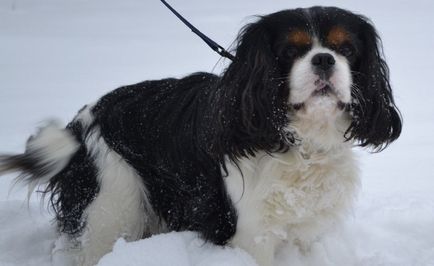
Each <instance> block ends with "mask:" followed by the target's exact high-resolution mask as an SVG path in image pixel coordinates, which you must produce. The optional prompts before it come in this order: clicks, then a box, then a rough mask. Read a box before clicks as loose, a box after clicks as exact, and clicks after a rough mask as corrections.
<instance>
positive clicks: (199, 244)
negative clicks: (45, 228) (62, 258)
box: [98, 232, 256, 266]
mask: <svg viewBox="0 0 434 266" xmlns="http://www.w3.org/2000/svg"><path fill="white" fill-rule="evenodd" d="M119 265H123V266H136V265H137V266H139V265H140V266H141V265H146V266H173V265H176V266H222V265H225V266H255V265H256V263H255V262H254V260H253V259H252V258H251V257H250V256H249V255H248V254H247V253H246V252H244V251H242V250H241V249H238V248H230V247H220V246H215V245H213V244H211V243H204V241H202V240H200V239H199V238H198V236H197V234H196V233H193V232H182V233H176V232H172V233H167V234H161V235H156V236H153V237H151V238H148V239H143V240H140V241H136V242H131V243H126V242H125V240H123V239H119V240H118V241H117V242H116V244H115V246H114V248H113V252H111V253H110V254H107V255H106V256H104V257H103V258H102V259H101V260H100V262H99V263H98V266H119Z"/></svg>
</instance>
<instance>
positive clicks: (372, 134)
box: [349, 17, 402, 151]
mask: <svg viewBox="0 0 434 266" xmlns="http://www.w3.org/2000/svg"><path fill="white" fill-rule="evenodd" d="M361 19H362V20H363V25H362V30H361V31H360V32H359V37H360V40H361V41H362V44H363V51H362V53H361V60H360V62H359V63H358V64H359V65H358V69H356V70H357V71H356V72H355V74H354V79H355V80H354V84H355V86H354V87H353V91H352V94H353V98H354V99H355V103H353V104H352V112H353V123H352V125H351V127H350V129H349V133H350V135H351V137H352V138H355V139H357V140H358V141H360V146H363V147H365V146H371V147H373V148H374V149H375V150H377V151H380V150H382V149H384V148H386V147H387V145H388V144H390V143H391V142H392V141H394V140H396V139H397V138H398V137H399V135H400V134H401V127H402V119H401V115H400V112H399V110H398V108H397V107H396V105H395V101H394V99H393V95H392V89H391V87H390V82H389V68H388V66H387V64H386V62H385V61H384V59H383V50H382V44H381V40H380V38H379V36H378V34H377V33H376V31H375V29H374V27H373V26H372V24H371V23H370V22H369V21H368V20H367V19H366V18H363V17H361Z"/></svg>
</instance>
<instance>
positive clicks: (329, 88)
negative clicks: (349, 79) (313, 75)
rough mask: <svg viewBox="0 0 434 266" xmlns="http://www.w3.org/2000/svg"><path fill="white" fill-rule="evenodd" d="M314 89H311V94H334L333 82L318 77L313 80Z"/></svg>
mask: <svg viewBox="0 0 434 266" xmlns="http://www.w3.org/2000/svg"><path fill="white" fill-rule="evenodd" d="M314 84H315V86H316V89H315V90H314V91H313V93H312V96H314V97H315V96H331V95H332V94H333V95H336V93H335V89H334V86H333V84H332V83H331V82H330V81H328V80H324V79H318V80H316V81H315V83H314Z"/></svg>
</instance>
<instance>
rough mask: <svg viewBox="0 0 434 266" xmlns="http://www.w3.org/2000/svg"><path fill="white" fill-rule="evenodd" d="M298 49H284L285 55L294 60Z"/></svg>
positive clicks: (293, 47)
mask: <svg viewBox="0 0 434 266" xmlns="http://www.w3.org/2000/svg"><path fill="white" fill-rule="evenodd" d="M298 52H299V51H298V48H297V47H295V46H289V47H288V48H286V51H285V55H286V56H287V57H289V58H294V57H296V56H297V55H298Z"/></svg>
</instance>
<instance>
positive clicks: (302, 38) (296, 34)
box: [288, 30, 312, 46]
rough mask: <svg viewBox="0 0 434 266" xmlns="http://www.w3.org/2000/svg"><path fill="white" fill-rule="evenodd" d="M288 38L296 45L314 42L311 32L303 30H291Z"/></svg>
mask: <svg viewBox="0 0 434 266" xmlns="http://www.w3.org/2000/svg"><path fill="white" fill-rule="evenodd" d="M288 40H289V41H290V42H291V43H292V44H293V45H296V46H304V45H310V44H311V43H312V38H311V37H310V35H309V33H307V32H305V31H302V30H296V31H293V32H291V33H290V34H289V36H288Z"/></svg>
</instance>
